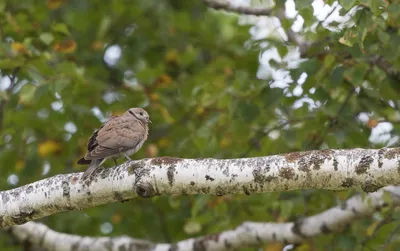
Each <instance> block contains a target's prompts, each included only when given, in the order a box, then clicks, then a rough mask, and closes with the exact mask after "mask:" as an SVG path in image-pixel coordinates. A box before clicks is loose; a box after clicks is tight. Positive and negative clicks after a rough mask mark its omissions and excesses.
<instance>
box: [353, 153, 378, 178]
mask: <svg viewBox="0 0 400 251" xmlns="http://www.w3.org/2000/svg"><path fill="white" fill-rule="evenodd" d="M373 161H374V159H373V158H372V157H371V156H365V157H362V158H361V160H360V163H358V165H357V166H356V170H355V171H356V174H358V175H360V174H363V173H366V172H367V170H368V169H369V168H370V165H371V163H372V162H373Z"/></svg>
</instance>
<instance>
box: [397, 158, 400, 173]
mask: <svg viewBox="0 0 400 251" xmlns="http://www.w3.org/2000/svg"><path fill="white" fill-rule="evenodd" d="M397 172H398V173H400V159H399V160H397Z"/></svg>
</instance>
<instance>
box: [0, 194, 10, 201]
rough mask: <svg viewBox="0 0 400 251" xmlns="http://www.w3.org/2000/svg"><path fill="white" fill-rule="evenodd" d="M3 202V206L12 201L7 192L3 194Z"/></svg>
mask: <svg viewBox="0 0 400 251" xmlns="http://www.w3.org/2000/svg"><path fill="white" fill-rule="evenodd" d="M1 200H2V201H3V204H6V203H7V202H8V201H9V200H10V196H9V195H8V193H7V192H2V194H1Z"/></svg>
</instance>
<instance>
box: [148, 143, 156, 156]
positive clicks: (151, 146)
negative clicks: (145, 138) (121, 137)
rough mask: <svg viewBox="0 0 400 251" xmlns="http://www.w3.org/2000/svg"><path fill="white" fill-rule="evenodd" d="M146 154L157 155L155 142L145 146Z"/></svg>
mask: <svg viewBox="0 0 400 251" xmlns="http://www.w3.org/2000/svg"><path fill="white" fill-rule="evenodd" d="M146 155H147V157H148V158H154V157H156V156H157V155H158V147H157V145H155V144H149V145H148V146H147V147H146Z"/></svg>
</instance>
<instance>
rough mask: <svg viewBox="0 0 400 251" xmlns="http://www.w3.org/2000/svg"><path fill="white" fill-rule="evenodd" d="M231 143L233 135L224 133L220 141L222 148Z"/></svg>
mask: <svg viewBox="0 0 400 251" xmlns="http://www.w3.org/2000/svg"><path fill="white" fill-rule="evenodd" d="M231 144H232V137H229V135H224V137H223V138H222V140H221V142H220V143H219V145H220V147H221V148H226V147H228V146H230V145H231Z"/></svg>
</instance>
